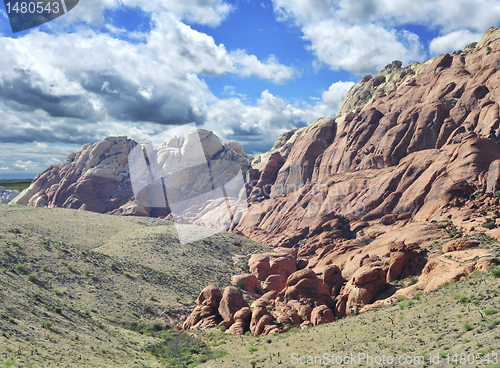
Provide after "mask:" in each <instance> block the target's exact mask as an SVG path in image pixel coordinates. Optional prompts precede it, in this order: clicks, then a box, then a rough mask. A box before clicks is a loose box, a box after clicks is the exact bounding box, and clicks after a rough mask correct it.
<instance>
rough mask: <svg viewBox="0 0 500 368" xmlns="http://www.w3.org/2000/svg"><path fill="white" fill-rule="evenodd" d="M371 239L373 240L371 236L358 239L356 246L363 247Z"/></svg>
mask: <svg viewBox="0 0 500 368" xmlns="http://www.w3.org/2000/svg"><path fill="white" fill-rule="evenodd" d="M372 241H373V239H372V238H364V239H362V240H360V241H359V242H358V243H357V244H356V245H357V246H358V247H364V246H365V245H368V244H370V243H371V242H372Z"/></svg>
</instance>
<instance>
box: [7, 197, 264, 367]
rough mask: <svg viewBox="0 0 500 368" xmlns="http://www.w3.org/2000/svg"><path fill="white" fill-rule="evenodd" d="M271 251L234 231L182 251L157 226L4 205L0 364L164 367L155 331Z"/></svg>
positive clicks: (169, 228) (171, 229) (170, 230)
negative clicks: (242, 259)
mask: <svg viewBox="0 0 500 368" xmlns="http://www.w3.org/2000/svg"><path fill="white" fill-rule="evenodd" d="M190 229H192V231H196V228H194V227H192V228H190ZM263 249H264V247H263V246H262V245H260V244H258V243H255V242H253V241H251V240H248V239H245V238H240V237H238V236H236V235H233V234H225V233H223V234H218V235H215V236H212V237H210V238H208V239H204V240H203V241H198V242H195V243H193V244H188V245H184V246H181V245H180V244H179V243H178V241H177V239H176V233H175V226H174V225H173V224H172V223H169V222H166V221H163V220H158V219H150V218H132V217H130V218H127V217H116V216H106V215H100V214H96V213H91V212H84V211H75V210H67V209H43V208H29V207H8V206H1V207H0V250H1V253H0V300H1V303H0V365H1V364H2V363H4V362H6V364H8V362H9V361H10V360H12V361H14V362H15V363H16V366H19V367H55V366H58V365H60V366H70V367H80V366H82V367H83V366H86V367H95V366H97V365H100V366H102V367H128V366H130V367H134V366H136V367H143V366H147V367H153V366H164V363H165V362H166V361H167V360H165V359H164V358H159V357H155V356H154V355H153V354H151V353H150V352H148V346H153V345H154V344H157V343H158V338H156V339H154V338H152V337H151V334H152V333H154V332H155V330H161V329H162V328H163V327H164V326H166V325H170V326H175V324H176V323H177V321H178V318H179V317H180V316H181V315H186V314H189V312H190V310H191V307H192V306H193V305H194V302H195V299H196V297H197V295H198V294H199V292H200V290H201V289H202V288H203V287H204V286H206V285H207V284H215V285H217V286H219V287H221V288H223V287H225V286H227V285H229V281H230V276H231V274H233V273H235V272H236V269H237V267H238V266H237V264H235V262H234V259H237V257H235V256H237V255H241V256H245V255H248V254H250V253H253V252H257V251H262V250H263ZM148 326H149V327H148ZM132 330H134V331H135V332H134V331H132ZM140 330H143V331H142V334H141V333H138V332H137V331H140ZM149 350H151V349H149ZM159 355H161V354H159ZM162 362H163V363H162Z"/></svg>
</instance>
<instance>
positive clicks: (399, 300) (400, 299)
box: [396, 296, 407, 303]
mask: <svg viewBox="0 0 500 368" xmlns="http://www.w3.org/2000/svg"><path fill="white" fill-rule="evenodd" d="M406 299H407V298H406V296H400V297H398V298H397V299H396V302H398V303H399V302H404V301H405V300H406Z"/></svg>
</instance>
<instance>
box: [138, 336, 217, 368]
mask: <svg viewBox="0 0 500 368" xmlns="http://www.w3.org/2000/svg"><path fill="white" fill-rule="evenodd" d="M157 336H158V337H160V338H161V339H162V341H161V342H160V343H155V344H151V345H149V346H147V347H146V351H149V352H150V353H152V354H153V355H155V356H157V357H161V358H165V359H167V360H168V365H167V367H171V368H185V367H194V366H196V365H198V364H202V363H205V362H206V361H208V360H210V359H214V358H218V357H222V356H224V355H227V352H226V351H224V350H223V351H217V352H215V353H214V352H212V351H211V349H210V348H209V347H208V346H207V345H206V344H205V343H204V342H203V341H202V340H200V339H197V338H193V337H191V336H189V335H188V334H186V333H185V332H176V331H173V330H165V331H161V332H159V333H158V335H157Z"/></svg>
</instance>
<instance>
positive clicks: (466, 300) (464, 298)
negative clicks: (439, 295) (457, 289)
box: [453, 295, 471, 304]
mask: <svg viewBox="0 0 500 368" xmlns="http://www.w3.org/2000/svg"><path fill="white" fill-rule="evenodd" d="M453 299H455V300H458V301H459V302H460V303H463V304H466V303H470V301H471V298H470V296H462V295H455V296H454V297H453Z"/></svg>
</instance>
